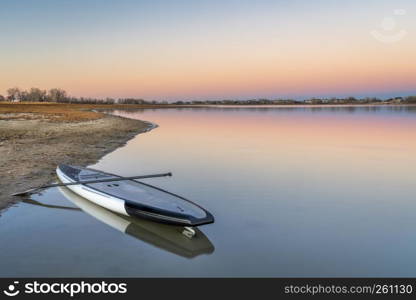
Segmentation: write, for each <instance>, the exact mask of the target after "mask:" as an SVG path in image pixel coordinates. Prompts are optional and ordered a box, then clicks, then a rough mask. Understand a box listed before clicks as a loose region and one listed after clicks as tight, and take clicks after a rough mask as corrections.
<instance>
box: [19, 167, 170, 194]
mask: <svg viewBox="0 0 416 300" xmlns="http://www.w3.org/2000/svg"><path fill="white" fill-rule="evenodd" d="M164 176H172V173H171V172H169V173H160V174H150V175H140V176H130V177H113V178H107V179H96V180H86V181H74V182H69V183H54V184H49V185H43V186H39V187H35V188H30V189H28V190H26V191H23V192H18V193H14V194H12V196H23V195H27V194H31V193H34V192H36V191H38V190H42V189H46V188H51V187H57V186H68V185H77V184H89V183H99V182H112V181H122V180H133V179H145V178H155V177H164Z"/></svg>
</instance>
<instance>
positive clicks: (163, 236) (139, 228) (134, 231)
mask: <svg viewBox="0 0 416 300" xmlns="http://www.w3.org/2000/svg"><path fill="white" fill-rule="evenodd" d="M58 189H59V191H60V192H61V193H62V194H63V195H64V196H65V198H67V199H68V200H69V201H71V202H72V203H74V204H75V205H76V206H78V207H79V208H81V209H82V210H83V211H84V212H86V213H87V214H89V215H91V216H93V217H94V218H96V219H98V220H99V221H101V222H103V223H105V224H107V225H109V226H111V227H113V228H115V229H117V230H119V231H121V232H123V233H127V234H128V235H130V236H132V237H135V238H137V239H139V240H142V241H144V242H146V243H149V244H152V245H154V246H156V247H158V248H161V249H163V250H166V251H168V252H172V253H174V254H177V255H180V256H183V257H187V258H192V257H195V256H198V255H200V254H210V253H212V252H214V246H213V245H212V244H211V242H210V241H209V239H208V238H207V237H206V236H205V235H204V234H203V233H202V232H201V231H200V230H198V229H195V230H196V231H197V234H196V236H195V237H194V238H192V239H188V238H187V237H185V236H184V235H183V234H182V233H181V231H182V227H180V226H172V225H166V224H158V223H155V222H151V221H147V220H143V219H141V220H140V219H137V218H131V217H126V216H122V215H119V214H116V213H113V212H111V211H109V210H107V209H105V208H102V207H101V206H98V205H95V204H94V203H92V202H90V201H88V200H86V199H85V198H82V197H80V196H78V195H77V194H75V193H73V192H71V191H70V190H69V189H68V188H66V187H59V188H58Z"/></svg>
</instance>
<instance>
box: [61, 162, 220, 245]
mask: <svg viewBox="0 0 416 300" xmlns="http://www.w3.org/2000/svg"><path fill="white" fill-rule="evenodd" d="M56 173H57V175H58V177H59V179H60V180H61V181H62V182H63V183H74V182H79V181H81V182H82V181H84V182H85V181H94V180H97V181H98V180H105V182H96V183H87V184H75V185H69V186H68V188H69V189H70V190H72V191H73V192H74V193H76V194H78V195H80V196H82V197H84V198H86V199H87V200H89V201H91V202H93V203H95V204H97V205H99V206H102V207H104V208H107V209H109V210H111V211H113V212H116V213H119V214H122V215H126V216H132V217H139V218H145V219H149V220H152V221H156V222H161V223H166V224H172V225H180V226H184V227H185V230H184V232H183V233H184V234H185V235H186V236H188V237H192V236H193V235H195V230H194V229H193V228H192V227H194V226H200V225H204V224H209V223H213V222H214V217H213V216H212V215H211V214H210V213H209V212H208V211H207V210H205V209H204V208H202V207H201V206H199V205H197V204H195V203H193V202H192V201H189V200H187V199H185V198H183V197H181V196H178V195H175V194H173V193H170V192H168V191H165V190H163V189H161V188H158V187H155V186H152V185H150V184H147V183H143V182H140V181H137V180H120V178H121V176H118V175H114V174H111V173H106V172H102V171H98V170H94V169H90V168H83V167H78V166H70V165H59V166H58V167H57V169H56ZM112 178H114V179H115V181H108V180H111V179H112Z"/></svg>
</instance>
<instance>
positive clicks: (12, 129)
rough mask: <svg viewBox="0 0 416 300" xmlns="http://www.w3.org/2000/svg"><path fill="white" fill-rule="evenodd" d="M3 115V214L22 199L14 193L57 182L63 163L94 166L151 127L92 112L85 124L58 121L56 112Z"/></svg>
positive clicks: (0, 158)
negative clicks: (57, 166)
mask: <svg viewBox="0 0 416 300" xmlns="http://www.w3.org/2000/svg"><path fill="white" fill-rule="evenodd" d="M82 114H83V115H84V113H82ZM51 116H52V118H51ZM1 117H2V118H0V174H1V175H2V176H1V177H2V180H1V181H0V210H1V209H3V208H5V207H7V206H9V205H10V204H11V203H13V202H15V201H18V200H19V199H18V197H12V196H10V194H12V193H14V192H17V191H21V190H25V189H27V188H30V187H33V186H38V185H42V184H46V183H48V182H51V181H53V180H55V179H56V177H55V168H56V165H57V164H58V163H68V164H76V165H83V166H85V165H89V164H93V163H95V162H97V161H98V160H99V159H100V158H101V157H103V156H104V155H105V154H107V153H109V152H111V151H113V150H115V149H116V148H118V147H120V146H121V145H123V144H125V143H126V142H127V141H128V140H129V139H131V138H132V137H133V136H135V135H136V134H138V133H140V132H143V131H144V130H145V129H146V128H148V126H149V124H147V123H145V122H142V121H138V120H131V119H125V118H120V117H114V116H108V115H103V114H91V115H89V113H87V115H86V117H85V119H86V120H85V119H83V120H82V121H79V120H78V119H77V120H76V121H73V120H70V121H68V120H65V119H63V120H60V121H58V122H57V121H56V120H57V118H56V117H54V115H53V114H52V115H50V116H47V117H45V115H44V114H37V115H36V116H35V117H34V115H33V113H30V112H19V113H12V112H8V113H4V112H3V114H2V115H1ZM58 119H59V118H58ZM88 119H89V120H88Z"/></svg>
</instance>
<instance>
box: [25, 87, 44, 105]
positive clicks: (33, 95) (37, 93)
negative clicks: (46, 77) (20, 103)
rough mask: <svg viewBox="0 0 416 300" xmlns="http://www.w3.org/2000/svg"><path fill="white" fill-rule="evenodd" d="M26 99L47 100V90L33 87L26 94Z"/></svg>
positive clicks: (34, 100) (32, 100) (33, 100)
mask: <svg viewBox="0 0 416 300" xmlns="http://www.w3.org/2000/svg"><path fill="white" fill-rule="evenodd" d="M24 100H25V101H31V102H44V101H46V91H45V90H41V89H38V88H31V89H30V91H29V92H28V93H27V94H26V95H25V99H24Z"/></svg>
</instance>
